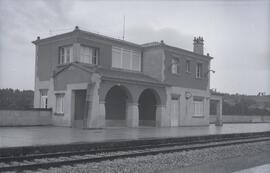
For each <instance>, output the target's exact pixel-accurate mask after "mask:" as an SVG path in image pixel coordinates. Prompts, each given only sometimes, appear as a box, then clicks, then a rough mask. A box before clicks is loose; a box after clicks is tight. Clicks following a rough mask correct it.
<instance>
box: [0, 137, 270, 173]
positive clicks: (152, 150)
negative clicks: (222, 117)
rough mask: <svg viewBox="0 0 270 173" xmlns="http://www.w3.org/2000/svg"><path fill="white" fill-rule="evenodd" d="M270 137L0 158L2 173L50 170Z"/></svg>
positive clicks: (171, 143) (206, 140) (261, 138)
mask: <svg viewBox="0 0 270 173" xmlns="http://www.w3.org/2000/svg"><path fill="white" fill-rule="evenodd" d="M269 140H270V135H269V134H268V133H267V134H263V135H254V136H245V137H241V136H236V137H235V136H233V137H226V138H219V139H215V138H213V139H211V138H209V139H201V140H197V141H188V140H187V141H182V142H179V141H177V142H169V143H160V144H142V145H136V146H126V147H113V148H107V149H98V150H89V151H87V150H85V151H71V152H54V153H43V154H27V155H23V156H17V157H16V156H9V157H0V172H5V171H18V172H21V171H26V170H39V169H50V168H53V167H61V166H64V165H74V164H79V163H89V162H101V161H105V160H114V159H123V158H129V157H138V156H147V155H156V154H160V153H172V152H181V151H188V150H198V149H204V148H210V147H220V146H226V145H236V144H243V143H252V142H261V141H269Z"/></svg>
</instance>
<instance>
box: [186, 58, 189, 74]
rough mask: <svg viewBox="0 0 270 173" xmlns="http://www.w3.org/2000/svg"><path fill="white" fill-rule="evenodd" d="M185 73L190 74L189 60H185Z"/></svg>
mask: <svg viewBox="0 0 270 173" xmlns="http://www.w3.org/2000/svg"><path fill="white" fill-rule="evenodd" d="M186 72H188V73H189V72H190V60H186Z"/></svg>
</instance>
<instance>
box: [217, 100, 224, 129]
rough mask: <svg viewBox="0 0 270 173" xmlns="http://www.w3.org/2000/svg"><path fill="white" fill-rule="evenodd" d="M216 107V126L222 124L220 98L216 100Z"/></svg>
mask: <svg viewBox="0 0 270 173" xmlns="http://www.w3.org/2000/svg"><path fill="white" fill-rule="evenodd" d="M216 106H217V107H216V109H217V119H216V126H222V125H223V122H222V100H218V101H217V104H216Z"/></svg>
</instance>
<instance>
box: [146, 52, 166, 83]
mask: <svg viewBox="0 0 270 173" xmlns="http://www.w3.org/2000/svg"><path fill="white" fill-rule="evenodd" d="M163 63H164V50H163V49H162V48H160V47H157V48H149V49H145V50H144V52H143V59H142V71H143V73H144V74H146V75H149V76H151V77H153V78H156V79H158V80H160V81H162V80H163V79H164V75H163V70H162V68H163Z"/></svg>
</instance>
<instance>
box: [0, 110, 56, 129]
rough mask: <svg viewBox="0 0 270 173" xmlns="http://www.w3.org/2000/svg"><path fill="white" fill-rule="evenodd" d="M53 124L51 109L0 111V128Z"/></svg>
mask: <svg viewBox="0 0 270 173" xmlns="http://www.w3.org/2000/svg"><path fill="white" fill-rule="evenodd" d="M51 124H52V113H51V109H27V110H0V126H38V125H51Z"/></svg>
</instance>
